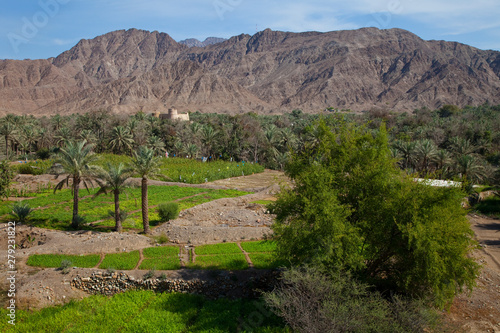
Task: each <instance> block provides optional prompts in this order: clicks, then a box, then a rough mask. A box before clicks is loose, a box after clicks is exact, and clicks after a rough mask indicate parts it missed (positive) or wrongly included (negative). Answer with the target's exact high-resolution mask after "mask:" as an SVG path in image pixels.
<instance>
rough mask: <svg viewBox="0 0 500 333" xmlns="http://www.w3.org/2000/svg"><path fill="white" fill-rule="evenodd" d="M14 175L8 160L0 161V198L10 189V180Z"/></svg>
mask: <svg viewBox="0 0 500 333" xmlns="http://www.w3.org/2000/svg"><path fill="white" fill-rule="evenodd" d="M13 177H14V173H13V172H12V169H11V168H10V166H9V162H8V161H2V162H0V198H3V197H8V196H9V193H10V190H9V187H10V182H11V181H12V178H13Z"/></svg>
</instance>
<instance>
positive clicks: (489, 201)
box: [474, 196, 500, 218]
mask: <svg viewBox="0 0 500 333" xmlns="http://www.w3.org/2000/svg"><path fill="white" fill-rule="evenodd" d="M474 210H475V211H477V212H478V213H480V214H484V215H488V216H491V217H495V218H500V198H499V197H496V196H495V197H490V198H486V199H484V200H483V201H481V202H480V203H478V204H477V205H475V206H474Z"/></svg>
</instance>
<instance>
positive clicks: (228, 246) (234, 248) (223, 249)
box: [195, 243, 241, 255]
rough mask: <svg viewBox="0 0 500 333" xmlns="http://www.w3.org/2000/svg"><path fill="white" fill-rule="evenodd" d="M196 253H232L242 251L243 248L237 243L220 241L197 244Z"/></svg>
mask: <svg viewBox="0 0 500 333" xmlns="http://www.w3.org/2000/svg"><path fill="white" fill-rule="evenodd" d="M195 253H196V255H207V254H230V253H241V250H240V248H239V247H238V245H237V244H236V243H220V244H209V245H200V246H197V247H196V248H195Z"/></svg>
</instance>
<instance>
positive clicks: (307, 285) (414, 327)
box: [264, 267, 443, 332]
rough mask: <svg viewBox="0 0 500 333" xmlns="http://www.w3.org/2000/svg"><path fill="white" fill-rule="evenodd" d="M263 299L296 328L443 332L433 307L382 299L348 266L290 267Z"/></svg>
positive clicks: (312, 329) (398, 298)
mask: <svg viewBox="0 0 500 333" xmlns="http://www.w3.org/2000/svg"><path fill="white" fill-rule="evenodd" d="M264 299H265V301H266V303H267V305H268V306H270V307H271V309H272V310H273V311H274V312H275V313H276V314H277V315H278V316H281V317H282V318H283V319H284V320H285V322H286V323H287V324H288V325H289V326H290V327H291V328H292V329H293V331H296V332H429V329H430V328H431V330H430V331H432V332H434V331H436V332H437V331H439V332H443V330H442V327H439V329H436V326H437V325H438V324H439V322H438V320H439V315H438V314H437V312H436V311H434V310H432V309H430V308H426V307H425V306H423V305H422V303H421V302H418V301H417V302H415V301H407V300H404V299H402V298H400V297H393V299H392V300H386V299H384V298H383V297H382V296H381V295H380V294H379V293H377V292H373V291H370V289H369V286H368V285H367V284H364V283H361V282H359V281H357V280H356V279H354V278H353V277H352V276H350V274H348V273H346V272H336V273H333V275H326V274H324V273H321V272H320V271H318V270H317V269H315V268H312V267H305V268H292V269H290V270H287V271H285V272H284V274H283V279H282V281H281V283H280V285H279V286H278V288H276V289H274V290H273V291H272V292H268V293H265V294H264ZM432 329H435V330H432Z"/></svg>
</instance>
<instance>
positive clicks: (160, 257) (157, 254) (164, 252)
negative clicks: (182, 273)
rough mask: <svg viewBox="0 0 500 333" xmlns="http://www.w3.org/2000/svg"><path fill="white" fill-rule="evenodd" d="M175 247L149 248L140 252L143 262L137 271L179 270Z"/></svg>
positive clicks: (177, 254)
mask: <svg viewBox="0 0 500 333" xmlns="http://www.w3.org/2000/svg"><path fill="white" fill-rule="evenodd" d="M179 253H180V250H179V248H178V247H177V246H159V247H150V248H147V249H144V250H142V255H143V256H144V260H143V261H142V263H141V265H140V266H139V269H147V270H151V269H154V270H175V269H180V268H181V263H180V259H179Z"/></svg>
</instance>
